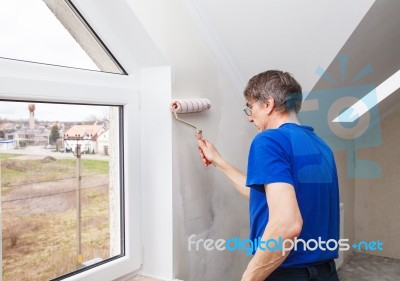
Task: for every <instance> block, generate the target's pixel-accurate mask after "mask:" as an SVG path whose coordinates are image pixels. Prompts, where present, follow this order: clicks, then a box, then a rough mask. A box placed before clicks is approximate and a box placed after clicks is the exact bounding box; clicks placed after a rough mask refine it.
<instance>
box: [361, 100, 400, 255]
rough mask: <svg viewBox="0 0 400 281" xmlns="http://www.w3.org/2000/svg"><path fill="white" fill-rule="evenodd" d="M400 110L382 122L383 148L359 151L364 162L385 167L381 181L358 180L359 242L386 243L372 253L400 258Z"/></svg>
mask: <svg viewBox="0 0 400 281" xmlns="http://www.w3.org/2000/svg"><path fill="white" fill-rule="evenodd" d="M399 122H400V109H399V107H397V109H396V110H393V111H392V112H391V113H390V114H388V115H387V116H386V117H385V118H383V119H381V130H382V145H380V146H377V147H373V148H369V149H364V150H361V151H360V152H359V157H360V158H361V159H371V160H373V161H375V162H376V163H378V164H379V165H380V167H381V172H382V174H381V177H379V178H377V179H369V180H363V179H357V180H356V186H355V187H356V188H355V204H354V218H355V227H354V228H355V239H356V241H357V242H358V241H362V240H365V241H376V240H380V241H381V242H382V243H383V251H368V252H367V253H368V254H372V255H378V256H383V257H389V258H396V259H400V244H399V242H398V239H399V237H400V236H399V233H400V220H399V214H400V204H399V200H400V188H399V184H400V174H399V165H400V149H399V148H398V143H399V139H400V131H399V130H398V124H399Z"/></svg>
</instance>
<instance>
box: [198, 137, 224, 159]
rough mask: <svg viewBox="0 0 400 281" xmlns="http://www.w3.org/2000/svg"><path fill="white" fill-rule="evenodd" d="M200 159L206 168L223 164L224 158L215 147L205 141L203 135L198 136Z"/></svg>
mask: <svg viewBox="0 0 400 281" xmlns="http://www.w3.org/2000/svg"><path fill="white" fill-rule="evenodd" d="M197 139H198V145H199V152H200V157H201V159H202V161H203V163H204V166H206V167H207V166H209V165H210V164H213V165H214V166H217V164H218V163H221V162H222V157H221V155H220V154H219V152H218V150H217V149H216V148H215V146H214V145H213V144H212V143H210V142H209V141H208V140H206V139H204V138H203V137H202V136H201V135H197Z"/></svg>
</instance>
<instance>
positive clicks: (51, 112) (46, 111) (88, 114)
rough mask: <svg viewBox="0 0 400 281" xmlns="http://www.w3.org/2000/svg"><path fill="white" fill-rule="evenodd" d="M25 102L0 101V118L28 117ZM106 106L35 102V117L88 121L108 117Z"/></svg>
mask: <svg viewBox="0 0 400 281" xmlns="http://www.w3.org/2000/svg"><path fill="white" fill-rule="evenodd" d="M29 104H30V103H27V102H10V101H0V118H3V119H4V118H7V119H9V120H19V119H28V118H29V110H28V105H29ZM108 112H109V110H108V106H95V105H75V104H74V105H71V104H49V103H35V119H36V120H38V121H60V122H68V121H75V122H76V121H88V120H92V116H95V117H96V118H97V119H98V120H101V119H103V118H104V117H108Z"/></svg>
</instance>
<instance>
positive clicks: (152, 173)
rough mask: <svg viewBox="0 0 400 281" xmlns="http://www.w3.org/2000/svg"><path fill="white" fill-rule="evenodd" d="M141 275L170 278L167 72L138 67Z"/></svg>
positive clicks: (166, 70)
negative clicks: (139, 68)
mask: <svg viewBox="0 0 400 281" xmlns="http://www.w3.org/2000/svg"><path fill="white" fill-rule="evenodd" d="M140 97H141V99H140V108H141V116H140V119H141V120H140V121H141V130H140V131H137V132H136V133H137V134H140V137H141V155H140V158H141V162H140V169H141V209H142V223H141V227H142V240H143V243H142V245H143V274H145V275H148V276H153V277H157V278H160V279H167V280H170V279H172V278H173V266H172V265H173V244H172V237H173V224H172V204H171V203H172V149H171V147H172V132H171V111H170V109H169V105H170V102H171V72H170V68H169V67H157V68H143V69H141V70H140Z"/></svg>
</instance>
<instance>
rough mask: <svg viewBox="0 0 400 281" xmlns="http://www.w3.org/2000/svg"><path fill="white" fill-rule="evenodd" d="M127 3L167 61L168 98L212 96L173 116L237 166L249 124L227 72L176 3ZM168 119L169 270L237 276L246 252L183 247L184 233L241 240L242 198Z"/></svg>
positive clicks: (190, 275) (188, 278)
mask: <svg viewBox="0 0 400 281" xmlns="http://www.w3.org/2000/svg"><path fill="white" fill-rule="evenodd" d="M130 4H131V6H132V8H133V9H134V11H135V13H136V15H137V17H138V19H139V20H140V21H141V23H142V24H143V26H144V28H145V29H146V31H147V32H148V34H149V35H150V37H151V38H152V40H153V41H154V43H155V45H156V46H157V47H158V48H159V49H160V51H161V53H162V54H163V55H164V57H165V58H166V60H167V61H168V62H169V64H170V65H171V75H172V85H171V87H172V96H173V97H174V98H196V97H202V98H208V99H209V100H211V102H212V107H211V109H210V110H209V111H207V112H202V113H195V114H186V115H181V116H180V117H181V118H182V119H184V120H186V121H189V122H191V123H194V124H195V125H196V126H198V127H199V128H201V129H202V130H203V134H204V137H205V138H207V139H209V140H210V141H212V142H213V143H214V144H215V145H216V146H217V147H218V148H219V150H220V152H221V154H223V155H224V156H225V158H226V159H227V160H229V161H231V162H232V163H233V164H234V165H236V166H237V167H238V168H239V169H241V170H243V171H244V170H245V169H246V165H247V153H248V148H249V145H250V142H251V139H252V138H253V136H254V135H255V134H256V130H255V127H254V126H253V125H252V124H250V123H249V122H248V121H247V117H246V115H245V114H244V112H243V108H244V106H245V101H244V98H243V96H242V90H243V89H242V88H240V89H239V88H238V87H237V83H235V81H232V80H230V79H229V78H227V76H226V74H225V72H224V71H223V70H222V69H221V66H220V65H219V64H218V63H217V61H216V60H215V58H214V55H213V53H212V52H211V51H210V49H209V48H208V46H207V44H206V43H205V42H204V40H203V38H202V36H201V35H200V34H199V32H198V30H197V29H196V27H195V25H194V23H193V20H192V19H191V18H190V17H189V16H188V14H187V11H185V10H184V7H183V5H182V2H180V1H168V3H165V6H163V7H159V5H160V3H159V2H158V3H154V5H155V6H154V7H152V4H151V3H149V2H146V3H144V1H132V2H130ZM235 84H236V86H235ZM243 86H244V85H243ZM171 118H173V115H172V114H171ZM172 121H173V122H172V153H173V179H172V181H173V214H174V217H173V252H174V256H173V264H174V276H175V277H176V278H178V279H182V280H185V281H207V280H210V281H212V280H221V281H224V280H239V279H240V277H241V275H242V273H243V271H244V270H245V267H246V266H247V263H248V261H249V257H247V256H246V254H245V252H242V251H236V252H229V251H227V250H225V251H217V250H214V251H205V250H204V249H203V248H199V251H196V250H195V249H193V250H191V251H189V250H188V237H189V236H191V235H195V240H197V239H207V238H211V239H214V240H217V239H229V238H231V237H236V236H239V237H241V238H247V237H248V234H249V220H248V202H247V200H246V199H244V198H242V197H241V195H239V194H238V193H237V192H236V191H235V190H234V188H233V187H232V186H231V184H230V182H229V181H228V180H227V179H225V178H224V176H223V175H222V174H221V173H220V172H219V171H217V170H216V169H215V168H214V167H213V166H210V167H208V168H205V167H204V166H203V164H202V162H201V160H200V156H199V153H198V148H197V140H196V138H195V136H194V131H193V130H192V129H191V128H190V127H187V126H185V125H183V124H181V123H178V122H175V120H172ZM160 137H161V136H160Z"/></svg>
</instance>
